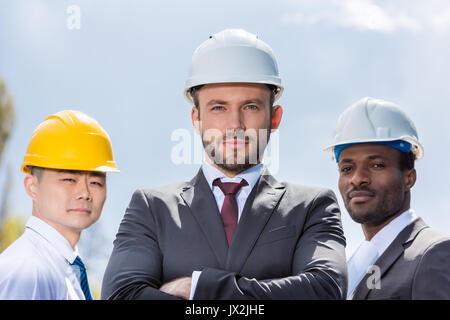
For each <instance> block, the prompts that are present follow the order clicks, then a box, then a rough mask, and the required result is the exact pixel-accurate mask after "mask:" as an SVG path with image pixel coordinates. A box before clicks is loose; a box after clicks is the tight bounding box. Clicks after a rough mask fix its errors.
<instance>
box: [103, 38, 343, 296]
mask: <svg viewBox="0 0 450 320" xmlns="http://www.w3.org/2000/svg"><path fill="white" fill-rule="evenodd" d="M282 90H283V87H282V86H281V80H280V77H279V74H278V67H277V63H276V60H275V56H274V54H273V51H272V49H271V48H270V47H269V46H268V45H267V44H266V43H265V42H263V41H261V40H260V39H258V38H257V37H256V36H255V35H254V34H251V33H248V32H246V31H244V30H235V29H232V30H224V31H222V32H220V33H217V34H215V35H213V36H211V37H210V39H208V40H206V41H205V42H204V43H203V44H202V45H200V46H199V47H198V48H197V50H196V51H195V52H194V55H193V58H192V65H191V74H190V77H189V78H188V80H187V83H186V88H185V91H184V94H185V96H186V98H187V99H188V100H189V101H190V102H191V103H192V104H194V106H193V108H192V111H191V119H192V122H193V125H194V128H195V130H196V132H197V133H198V134H200V135H201V137H202V140H203V146H204V148H205V152H206V156H205V161H204V163H203V165H202V167H201V169H200V171H199V172H198V174H197V175H196V176H195V177H194V179H193V180H192V181H189V182H181V183H175V184H170V185H167V186H162V187H156V188H149V189H142V190H137V191H136V192H135V193H134V195H133V197H132V199H131V202H130V204H129V206H128V209H127V210H126V213H125V216H124V218H123V220H122V223H121V225H120V227H119V231H118V233H117V236H116V240H115V241H114V249H113V252H112V255H111V257H110V261H109V263H108V266H107V269H106V272H105V276H104V279H103V287H102V298H104V299H179V298H182V299H342V298H343V297H345V292H346V283H347V275H346V265H345V252H344V248H345V238H344V236H343V230H342V226H341V221H340V210H339V207H338V205H337V201H336V198H335V196H334V194H333V192H332V191H331V190H327V189H323V188H314V187H307V186H301V185H296V184H292V183H284V182H278V181H277V180H276V179H275V178H274V177H273V176H272V175H271V174H270V173H269V171H268V170H267V169H266V168H264V166H263V164H262V163H261V160H262V156H263V153H264V149H265V148H266V145H267V143H268V138H269V137H270V133H271V131H272V130H276V129H277V128H278V126H279V124H280V122H281V117H282V111H283V109H282V107H281V106H280V105H274V101H276V100H277V99H278V98H279V97H280V95H281V92H282Z"/></svg>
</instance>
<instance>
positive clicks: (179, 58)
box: [0, 0, 450, 282]
mask: <svg viewBox="0 0 450 320" xmlns="http://www.w3.org/2000/svg"><path fill="white" fill-rule="evenodd" d="M70 5H76V6H78V7H79V8H80V13H81V16H80V17H81V20H80V29H73V30H70V29H68V28H67V19H68V18H69V14H68V13H67V8H68V7H69V6H70ZM0 8H1V10H0V77H2V78H3V79H4V80H5V81H6V83H7V86H8V88H9V91H10V92H11V94H12V96H13V99H14V106H15V109H16V123H15V127H14V131H13V134H12V136H11V139H10V140H9V143H8V145H7V148H6V151H5V154H4V156H3V159H2V162H1V164H0V188H3V187H4V180H5V175H6V169H7V168H8V167H10V168H11V170H12V172H13V189H12V191H11V193H10V197H9V208H10V211H11V213H13V214H22V215H24V216H26V217H27V216H28V215H29V214H30V212H31V201H30V200H29V199H28V197H27V195H26V194H25V192H24V190H23V185H22V181H23V174H22V173H20V170H19V167H20V164H21V162H22V160H23V156H24V154H25V150H26V147H27V144H28V140H29V138H30V136H31V133H32V132H33V130H34V128H35V127H36V126H37V125H38V124H39V123H40V122H41V121H42V120H43V119H44V118H45V117H46V116H48V115H50V114H52V113H55V112H57V111H60V110H63V109H77V110H81V111H83V112H85V113H87V114H89V115H90V116H92V117H94V118H96V119H97V120H98V121H99V123H100V124H101V125H102V126H103V127H104V128H105V129H106V130H107V132H108V133H109V135H110V137H111V139H112V143H113V148H114V155H115V158H116V161H117V163H118V166H119V168H120V170H121V173H119V174H111V175H110V176H109V177H108V199H107V201H106V204H105V207H104V210H103V214H102V217H101V219H100V221H99V222H98V223H97V224H96V225H94V226H93V227H91V228H90V229H89V230H87V231H86V232H85V233H84V235H83V236H82V239H81V242H80V251H81V253H82V254H83V252H84V254H85V255H87V256H89V261H87V264H88V266H89V265H90V266H91V270H93V271H92V273H93V275H92V277H93V278H94V279H93V280H92V281H98V282H99V281H101V276H102V273H103V271H104V268H105V264H106V261H107V257H108V255H109V254H110V252H111V250H112V241H113V239H114V237H115V234H116V232H117V229H118V226H119V223H120V221H121V219H122V216H123V214H124V212H125V209H126V206H127V205H128V202H129V200H130V197H131V195H132V193H133V191H134V190H136V189H137V188H142V187H148V186H156V185H161V184H166V183H170V182H174V181H180V180H189V179H191V177H192V176H193V175H194V174H195V173H196V172H197V170H198V167H199V165H198V164H196V163H194V164H189V165H186V164H181V165H176V164H174V163H173V162H172V160H171V152H172V150H173V148H174V146H175V145H176V142H175V141H172V140H171V136H172V134H173V132H174V131H176V130H179V129H183V130H186V132H190V134H191V135H192V139H194V131H193V129H192V125H191V122H190V106H189V104H188V103H187V102H186V101H185V100H184V97H183V93H182V92H183V88H184V82H185V79H186V77H187V74H188V71H189V64H190V59H191V56H192V53H193V51H194V50H195V48H196V47H197V46H198V45H199V44H200V43H201V42H203V41H204V40H206V39H207V38H208V37H209V36H210V35H211V34H213V33H216V32H219V31H221V30H223V29H225V28H243V29H246V30H247V31H249V32H252V33H255V34H257V35H258V36H259V37H260V38H261V39H262V40H264V41H265V42H267V43H268V44H269V45H270V46H271V47H272V48H273V49H274V51H275V54H276V56H277V59H278V65H279V69H280V73H281V78H282V83H283V85H284V87H285V91H284V94H283V96H282V98H281V99H280V100H279V103H280V104H281V105H282V106H283V107H284V116H283V120H282V123H281V126H280V128H279V141H280V145H279V169H278V172H276V174H275V176H276V177H277V178H278V179H279V180H284V181H290V182H295V183H300V184H311V185H318V186H326V187H329V188H331V189H333V190H334V191H335V192H336V194H337V195H338V198H339V201H340V205H341V209H342V218H343V224H344V230H345V233H346V236H347V239H348V248H347V249H348V254H350V253H352V252H353V250H354V249H355V247H356V246H357V244H358V243H359V241H361V240H362V237H363V235H362V232H361V229H360V227H359V225H357V224H356V223H354V222H352V221H351V219H350V218H349V217H348V214H347V212H346V211H345V208H344V206H343V204H342V201H341V198H340V195H339V193H338V189H337V177H338V172H337V168H336V165H335V163H334V162H333V161H332V160H331V158H330V156H329V155H328V154H327V153H325V152H324V151H323V150H322V149H323V147H325V146H326V145H328V144H329V143H330V142H331V139H332V134H333V129H334V126H335V124H336V120H337V118H338V116H339V114H340V113H341V112H342V111H343V110H344V109H345V108H346V107H348V106H349V105H351V104H352V103H354V102H355V101H357V100H359V99H360V98H362V97H364V96H372V97H375V98H382V99H385V100H389V101H393V102H395V103H398V104H399V105H400V106H401V107H403V109H404V110H405V111H406V112H407V113H408V114H409V115H410V116H411V118H412V119H413V121H414V122H415V125H416V127H417V130H418V133H419V139H420V141H421V143H422V145H423V146H424V148H425V157H424V158H423V159H422V160H421V161H420V162H418V163H417V165H416V168H417V171H418V181H417V183H416V185H415V187H414V188H413V191H412V207H413V208H414V209H415V210H416V213H417V214H418V215H419V216H421V217H422V218H423V219H424V220H425V222H427V223H428V224H430V225H431V226H433V227H434V228H436V229H438V230H439V231H441V232H444V233H449V231H450V216H449V213H448V198H449V194H450V185H449V184H448V181H449V179H450V170H449V169H448V166H447V165H446V162H447V159H449V158H450V148H449V146H450V129H449V125H448V122H449V120H450V108H449V106H450V90H449V89H448V84H449V83H450V64H449V62H448V58H449V57H450V42H449V41H448V39H449V36H450V3H449V2H448V1H445V0H441V1H420V0H409V1H406V0H399V1H375V0H339V1H338V0H314V1H313V0H304V1H301V0H280V1H276V2H274V1H256V0H255V1H235V0H229V1H214V0H209V1H195V0H194V1H193V0H191V1H181V0H179V1H175V0H166V1H138V0H127V1H118V0H116V1H114V0H97V1H88V0H85V1H79V0H72V1H43V0H33V1H31V0H29V1H25V0H14V1H12V0H10V1H6V0H0Z"/></svg>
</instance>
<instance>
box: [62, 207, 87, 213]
mask: <svg viewBox="0 0 450 320" xmlns="http://www.w3.org/2000/svg"><path fill="white" fill-rule="evenodd" d="M67 211H68V212H75V213H79V214H90V213H91V210H89V209H86V208H75V209H69V210H67Z"/></svg>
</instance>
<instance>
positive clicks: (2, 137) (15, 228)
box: [0, 78, 25, 252]
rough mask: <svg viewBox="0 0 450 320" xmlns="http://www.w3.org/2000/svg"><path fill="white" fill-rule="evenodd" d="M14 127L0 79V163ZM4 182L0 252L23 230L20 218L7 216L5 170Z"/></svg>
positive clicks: (8, 179) (0, 200)
mask: <svg viewBox="0 0 450 320" xmlns="http://www.w3.org/2000/svg"><path fill="white" fill-rule="evenodd" d="M13 125H14V107H13V101H12V97H11V94H10V93H9V92H8V89H7V87H6V83H5V81H4V80H3V79H1V78H0V163H1V160H2V155H3V151H4V150H5V146H6V142H7V140H8V138H9V136H10V135H11V131H12V128H13ZM7 170H8V172H7V176H6V179H5V181H1V184H0V252H2V251H3V250H4V249H5V248H6V247H8V246H9V245H10V244H11V243H12V242H13V241H14V240H16V239H17V238H18V237H19V236H20V235H21V234H22V233H23V230H24V225H25V223H24V221H22V220H23V219H22V218H20V217H16V216H8V215H7V211H8V209H7V205H8V195H9V193H10V192H9V191H10V188H11V174H10V173H11V172H10V168H7Z"/></svg>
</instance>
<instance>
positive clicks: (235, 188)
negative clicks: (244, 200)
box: [213, 178, 248, 195]
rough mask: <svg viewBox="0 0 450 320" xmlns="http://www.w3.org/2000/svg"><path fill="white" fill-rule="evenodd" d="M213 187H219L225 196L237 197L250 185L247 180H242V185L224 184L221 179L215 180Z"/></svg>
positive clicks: (235, 183)
mask: <svg viewBox="0 0 450 320" xmlns="http://www.w3.org/2000/svg"><path fill="white" fill-rule="evenodd" d="M213 185H214V186H217V187H219V188H220V190H222V192H223V194H225V195H236V194H237V193H238V192H239V190H240V189H241V188H242V187H243V186H248V183H247V181H245V179H242V181H241V182H240V183H237V182H222V181H221V180H220V178H217V179H216V180H214V182H213Z"/></svg>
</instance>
